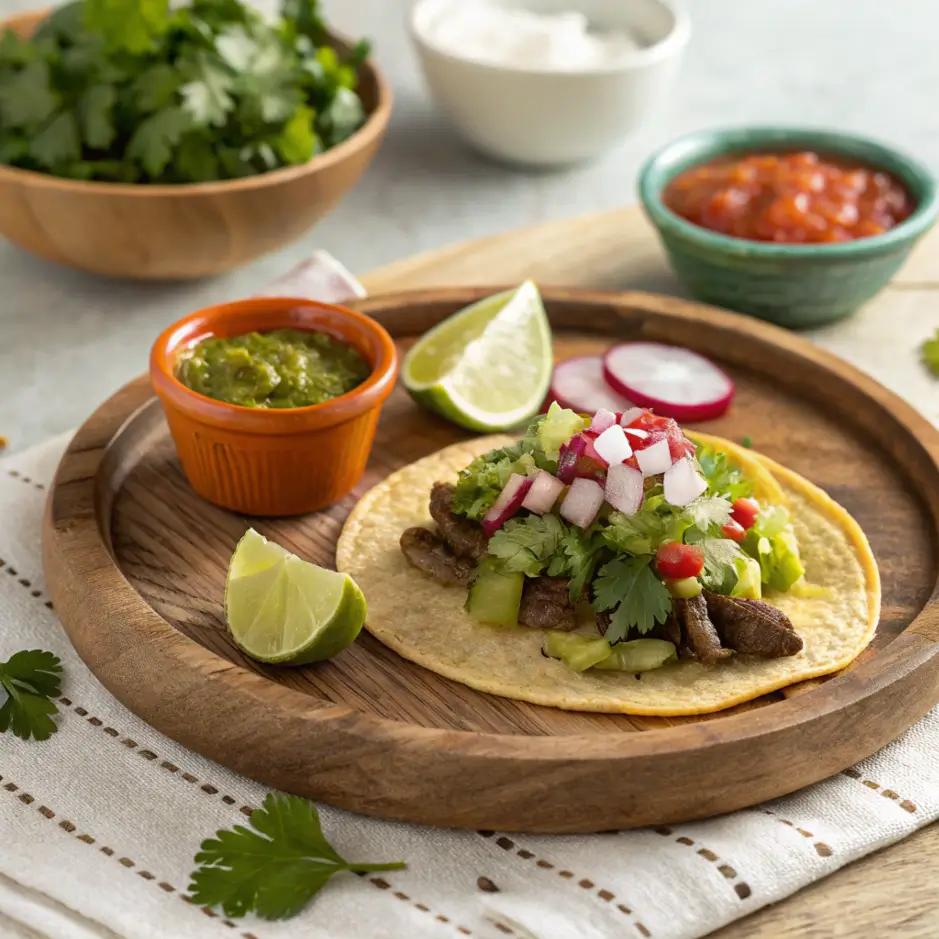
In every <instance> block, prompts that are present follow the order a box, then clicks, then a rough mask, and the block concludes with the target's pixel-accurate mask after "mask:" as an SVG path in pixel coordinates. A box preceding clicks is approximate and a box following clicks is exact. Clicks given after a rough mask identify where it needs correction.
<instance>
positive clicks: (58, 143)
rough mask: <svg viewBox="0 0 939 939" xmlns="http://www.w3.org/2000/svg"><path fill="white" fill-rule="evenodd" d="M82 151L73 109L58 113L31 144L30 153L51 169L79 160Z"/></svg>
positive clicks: (38, 161) (37, 160) (42, 164)
mask: <svg viewBox="0 0 939 939" xmlns="http://www.w3.org/2000/svg"><path fill="white" fill-rule="evenodd" d="M81 152H82V144H81V137H80V135H79V133H78V121H77V120H76V119H75V115H74V114H73V113H72V112H71V111H63V112H62V113H61V114H57V115H56V116H55V117H54V118H52V120H51V121H49V123H48V124H46V126H45V127H43V128H42V130H40V131H39V133H38V134H37V135H36V136H35V137H34V138H33V139H32V141H30V144H29V155H30V156H31V157H32V158H33V159H34V160H35V161H36V162H37V163H39V164H40V165H41V166H45V167H47V168H49V169H54V168H56V167H58V166H60V165H62V164H64V163H70V162H72V161H73V160H77V159H78V158H79V157H80V156H81Z"/></svg>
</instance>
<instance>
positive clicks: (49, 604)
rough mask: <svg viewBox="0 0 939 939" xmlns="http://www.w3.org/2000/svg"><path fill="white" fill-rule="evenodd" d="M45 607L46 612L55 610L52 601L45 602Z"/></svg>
mask: <svg viewBox="0 0 939 939" xmlns="http://www.w3.org/2000/svg"><path fill="white" fill-rule="evenodd" d="M45 606H46V609H47V610H54V609H55V607H54V606H53V605H52V601H51V600H46V603H45Z"/></svg>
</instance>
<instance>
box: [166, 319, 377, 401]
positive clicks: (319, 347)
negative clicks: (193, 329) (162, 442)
mask: <svg viewBox="0 0 939 939" xmlns="http://www.w3.org/2000/svg"><path fill="white" fill-rule="evenodd" d="M370 373H371V368H370V367H369V364H368V363H367V362H366V361H365V359H364V358H362V356H361V355H360V354H359V353H358V352H357V351H356V350H355V349H353V348H352V346H350V345H347V344H346V343H344V342H341V341H340V340H338V339H334V338H333V337H332V336H329V335H327V334H326V333H320V332H312V331H307V330H302V329H275V330H272V331H271V332H268V333H248V334H247V335H245V336H235V337H234V338H232V339H221V338H216V337H210V338H208V339H203V340H202V341H201V342H199V343H197V344H196V345H194V346H193V347H192V348H191V349H186V350H185V351H184V352H183V353H182V354H181V355H180V357H179V359H178V361H177V365H176V377H177V378H178V379H179V380H180V381H181V382H182V383H183V384H184V385H185V386H186V387H187V388H191V389H192V390H193V391H197V392H198V393H199V394H201V395H205V396H206V397H208V398H215V400H216V401H226V402H228V403H229V404H239V405H241V406H242V407H248V408H305V407H309V406H310V405H312V404H322V403H323V402H324V401H329V400H330V399H331V398H337V397H339V395H344V394H346V392H349V391H351V390H352V389H353V388H355V387H357V386H358V385H361V384H362V382H363V381H365V379H366V378H368V376H369V374H370Z"/></svg>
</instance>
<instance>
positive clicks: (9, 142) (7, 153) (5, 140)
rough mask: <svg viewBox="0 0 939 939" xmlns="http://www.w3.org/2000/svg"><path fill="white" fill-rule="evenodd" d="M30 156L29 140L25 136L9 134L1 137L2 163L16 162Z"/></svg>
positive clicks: (0, 152) (0, 158)
mask: <svg viewBox="0 0 939 939" xmlns="http://www.w3.org/2000/svg"><path fill="white" fill-rule="evenodd" d="M28 156H29V141H28V140H27V139H26V138H25V137H21V136H14V135H7V136H6V137H2V138H0V163H3V164H15V163H19V162H20V160H24V159H25V158H26V157H28Z"/></svg>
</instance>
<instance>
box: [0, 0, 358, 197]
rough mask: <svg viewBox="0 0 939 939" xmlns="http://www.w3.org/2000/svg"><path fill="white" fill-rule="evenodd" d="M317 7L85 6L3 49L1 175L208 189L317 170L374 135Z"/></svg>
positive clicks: (353, 62) (96, 1) (194, 2)
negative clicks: (346, 143) (216, 183)
mask: <svg viewBox="0 0 939 939" xmlns="http://www.w3.org/2000/svg"><path fill="white" fill-rule="evenodd" d="M367 54H368V47H367V45H366V44H364V43H362V44H360V45H359V46H358V47H357V48H356V50H355V51H354V53H353V54H352V55H351V56H350V57H349V58H348V59H346V60H345V61H343V60H341V59H340V58H339V56H338V55H337V53H336V51H335V50H334V49H333V48H331V47H330V46H329V45H328V44H326V31H325V27H324V24H323V21H322V18H321V16H320V13H319V7H318V0H284V5H283V10H282V16H281V18H279V19H277V20H275V21H268V20H266V19H265V18H264V17H262V16H261V14H260V13H258V12H257V11H256V10H254V9H252V8H251V7H249V6H248V5H247V4H246V3H244V2H242V0H190V2H189V3H186V4H184V5H182V6H179V7H176V8H174V9H172V10H171V9H170V5H169V0H77V2H73V3H69V4H67V5H66V6H63V7H60V8H59V9H57V10H56V11H55V12H54V13H53V14H52V15H51V16H50V17H49V18H48V19H46V20H45V21H44V22H43V23H42V24H41V25H40V26H39V28H38V29H37V31H36V32H35V34H34V35H33V36H32V37H31V38H30V39H29V40H25V41H24V40H22V39H20V38H18V37H17V36H16V35H15V34H14V33H13V32H11V31H6V32H5V33H4V34H3V35H2V37H0V163H6V164H10V165H13V166H19V167H22V168H24V169H29V170H35V171H38V172H43V173H51V174H53V175H56V176H64V177H69V178H72V179H82V180H89V179H94V180H104V181H112V182H123V183H200V182H209V181H212V180H221V179H235V178H239V177H245V176H252V175H255V174H258V173H264V172H267V171H268V170H274V169H278V168H280V167H284V166H290V165H295V164H300V163H305V162H306V161H308V160H309V159H311V157H313V156H314V155H315V154H317V153H319V152H321V151H323V150H327V149H329V148H330V147H333V146H335V145H336V144H338V143H340V142H341V141H343V140H345V139H346V138H347V137H349V136H350V135H351V134H352V133H354V132H355V131H356V130H357V129H358V128H359V127H360V126H361V124H362V123H363V121H364V118H365V115H364V109H363V106H362V102H361V100H360V99H359V97H358V95H357V94H356V91H355V89H356V85H357V75H356V70H357V68H358V66H359V65H360V64H361V63H362V61H363V60H364V59H365V57H366V56H367Z"/></svg>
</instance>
